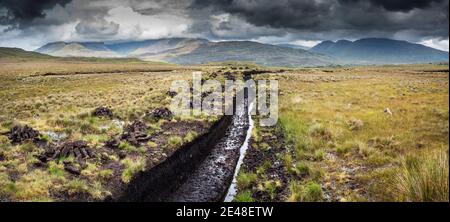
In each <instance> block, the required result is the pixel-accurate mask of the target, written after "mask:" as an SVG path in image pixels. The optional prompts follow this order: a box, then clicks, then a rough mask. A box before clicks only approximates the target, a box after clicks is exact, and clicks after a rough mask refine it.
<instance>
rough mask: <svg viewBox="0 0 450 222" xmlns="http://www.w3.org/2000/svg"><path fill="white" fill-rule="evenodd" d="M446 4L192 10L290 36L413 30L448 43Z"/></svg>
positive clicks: (398, 1) (377, 1)
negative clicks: (234, 18)
mask: <svg viewBox="0 0 450 222" xmlns="http://www.w3.org/2000/svg"><path fill="white" fill-rule="evenodd" d="M448 2H449V1H448V0H428V1H426V0H412V1H407V0H403V1H402V0H369V1H363V0H329V1H317V0H277V1H273V0H252V1H248V0H216V1H209V0H194V2H193V4H192V5H191V8H192V9H195V10H198V9H209V10H211V11H213V12H214V13H220V12H224V13H230V14H232V15H235V16H239V17H240V18H242V19H243V20H245V21H247V22H249V23H251V24H254V25H256V26H261V27H274V28H280V29H283V28H285V29H290V30H291V31H292V32H296V31H299V32H323V31H332V30H336V31H337V30H341V31H342V30H345V31H346V32H347V33H348V34H349V35H352V34H358V33H361V34H362V33H365V32H379V33H382V32H385V33H391V34H392V33H395V32H398V31H404V30H409V31H410V32H414V33H416V34H421V35H425V36H438V37H448Z"/></svg>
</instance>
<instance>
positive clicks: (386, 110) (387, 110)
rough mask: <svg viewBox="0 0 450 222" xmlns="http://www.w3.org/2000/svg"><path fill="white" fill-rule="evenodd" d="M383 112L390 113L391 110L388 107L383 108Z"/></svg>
mask: <svg viewBox="0 0 450 222" xmlns="http://www.w3.org/2000/svg"><path fill="white" fill-rule="evenodd" d="M384 113H386V114H389V115H392V112H391V110H390V109H389V108H385V109H384Z"/></svg>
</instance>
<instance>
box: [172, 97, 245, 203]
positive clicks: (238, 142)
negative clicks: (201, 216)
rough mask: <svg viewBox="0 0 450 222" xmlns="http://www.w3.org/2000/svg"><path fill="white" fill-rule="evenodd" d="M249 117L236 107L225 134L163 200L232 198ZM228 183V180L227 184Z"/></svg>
mask: <svg viewBox="0 0 450 222" xmlns="http://www.w3.org/2000/svg"><path fill="white" fill-rule="evenodd" d="M252 126H253V121H252V120H251V117H250V115H249V112H248V108H247V106H245V109H237V110H236V113H235V115H234V116H233V120H232V123H231V125H230V126H229V127H228V129H227V131H226V134H225V136H224V137H223V138H222V139H220V140H219V142H218V143H217V144H216V145H215V146H214V148H213V149H212V151H211V153H210V154H209V155H208V156H207V157H206V159H205V160H204V161H203V162H202V163H201V164H200V166H199V167H198V168H197V169H196V170H195V171H194V172H192V173H191V174H190V175H189V176H188V178H187V179H186V181H184V182H183V183H182V184H181V185H180V186H179V187H178V189H176V190H175V191H174V192H172V193H171V194H170V195H169V196H168V197H167V198H165V199H164V201H169V202H217V201H223V200H224V198H225V200H230V199H231V200H232V199H233V197H234V195H235V194H236V179H235V177H236V175H237V173H238V171H239V167H240V165H241V163H242V160H243V158H244V154H245V150H246V149H247V146H248V140H249V138H250V135H251V130H252V129H251V127H252ZM230 184H232V185H231V186H230Z"/></svg>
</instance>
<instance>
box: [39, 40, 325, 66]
mask: <svg viewBox="0 0 450 222" xmlns="http://www.w3.org/2000/svg"><path fill="white" fill-rule="evenodd" d="M36 52H39V53H44V54H48V55H53V56H64V57H69V56H70V57H107V58H114V57H135V58H140V59H143V60H148V61H164V62H169V63H176V64H202V63H209V62H223V61H245V62H253V63H256V64H259V65H266V66H287V67H295V66H323V65H331V64H333V61H332V60H333V59H332V58H330V57H328V56H326V55H321V54H318V53H314V52H309V51H307V50H302V49H294V48H286V47H281V46H275V45H269V44H262V43H257V42H251V41H225V42H211V41H208V40H206V39H194V38H165V39H156V40H145V41H129V42H120V43H104V42H70V43H66V42H54V43H49V44H47V45H44V46H42V47H41V48H39V49H37V50H36Z"/></svg>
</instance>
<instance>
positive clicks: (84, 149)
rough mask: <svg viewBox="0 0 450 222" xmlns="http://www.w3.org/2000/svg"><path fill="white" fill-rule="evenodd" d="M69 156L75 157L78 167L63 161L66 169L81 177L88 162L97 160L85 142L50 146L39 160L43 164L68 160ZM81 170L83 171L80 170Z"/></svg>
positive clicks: (68, 142) (79, 141)
mask: <svg viewBox="0 0 450 222" xmlns="http://www.w3.org/2000/svg"><path fill="white" fill-rule="evenodd" d="M69 156H73V157H75V159H76V161H77V163H78V165H79V167H78V166H76V165H75V163H72V162H69V161H63V164H64V169H65V170H66V171H67V172H69V173H72V174H75V175H79V174H80V171H81V169H83V168H85V167H86V160H87V159H91V158H95V157H97V155H96V154H95V153H94V151H93V150H92V148H90V147H89V146H88V144H87V143H86V142H85V141H81V140H78V141H67V142H65V143H63V144H60V145H53V144H51V145H49V147H47V150H46V151H45V152H44V153H43V154H42V155H39V156H38V157H37V158H38V159H39V160H40V161H41V162H42V163H47V162H48V161H50V160H56V161H57V162H58V161H59V160H60V159H64V158H67V157H69ZM80 168H81V169H80Z"/></svg>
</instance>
